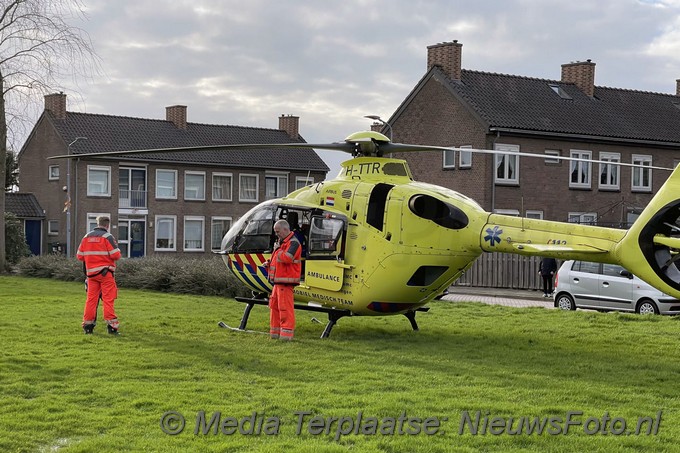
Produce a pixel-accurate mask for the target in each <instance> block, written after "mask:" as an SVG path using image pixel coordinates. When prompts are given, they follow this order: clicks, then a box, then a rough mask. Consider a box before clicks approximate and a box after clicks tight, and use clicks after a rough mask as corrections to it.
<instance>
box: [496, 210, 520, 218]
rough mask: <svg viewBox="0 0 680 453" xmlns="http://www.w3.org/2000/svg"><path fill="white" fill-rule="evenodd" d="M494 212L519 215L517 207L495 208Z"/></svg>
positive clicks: (513, 215)
mask: <svg viewBox="0 0 680 453" xmlns="http://www.w3.org/2000/svg"><path fill="white" fill-rule="evenodd" d="M493 212H494V214H501V215H509V216H512V217H519V211H518V210H517V209H494V210H493Z"/></svg>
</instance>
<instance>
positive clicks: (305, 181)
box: [295, 176, 314, 190]
mask: <svg viewBox="0 0 680 453" xmlns="http://www.w3.org/2000/svg"><path fill="white" fill-rule="evenodd" d="M312 184H314V178H313V177H312V176H296V177H295V190H298V189H302V188H303V187H305V186H309V185H312Z"/></svg>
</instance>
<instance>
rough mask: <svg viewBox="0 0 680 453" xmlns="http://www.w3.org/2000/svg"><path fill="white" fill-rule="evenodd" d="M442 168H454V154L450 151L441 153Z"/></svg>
mask: <svg viewBox="0 0 680 453" xmlns="http://www.w3.org/2000/svg"><path fill="white" fill-rule="evenodd" d="M442 158H443V163H442V167H443V168H456V152H455V151H454V150H452V149H447V150H444V151H442Z"/></svg>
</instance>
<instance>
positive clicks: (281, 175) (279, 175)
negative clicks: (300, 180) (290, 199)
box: [264, 172, 289, 200]
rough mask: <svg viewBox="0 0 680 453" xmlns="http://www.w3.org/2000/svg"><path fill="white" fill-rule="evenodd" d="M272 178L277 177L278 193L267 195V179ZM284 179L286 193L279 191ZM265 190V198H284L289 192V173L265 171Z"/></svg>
mask: <svg viewBox="0 0 680 453" xmlns="http://www.w3.org/2000/svg"><path fill="white" fill-rule="evenodd" d="M271 178H274V179H276V195H274V196H273V197H269V196H268V195H267V179H271ZM283 180H285V187H286V190H285V193H279V189H281V187H280V185H281V183H282V181H283ZM264 191H265V194H264V197H265V200H272V199H274V198H283V197H285V196H286V195H288V193H289V187H288V173H275V172H267V173H265V175H264Z"/></svg>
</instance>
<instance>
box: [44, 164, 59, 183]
mask: <svg viewBox="0 0 680 453" xmlns="http://www.w3.org/2000/svg"><path fill="white" fill-rule="evenodd" d="M47 179H49V180H50V181H57V180H58V179H59V165H50V167H49V172H48V178H47Z"/></svg>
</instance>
